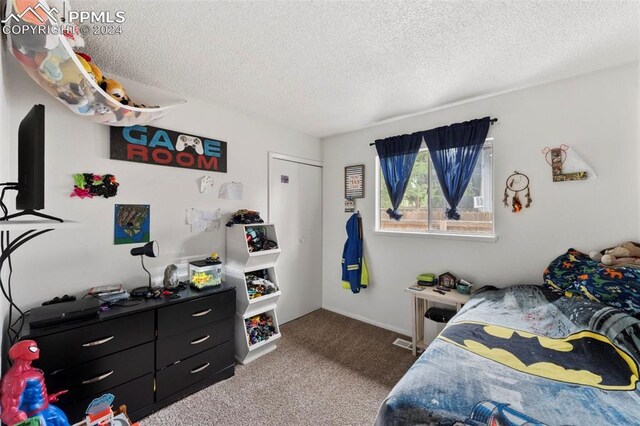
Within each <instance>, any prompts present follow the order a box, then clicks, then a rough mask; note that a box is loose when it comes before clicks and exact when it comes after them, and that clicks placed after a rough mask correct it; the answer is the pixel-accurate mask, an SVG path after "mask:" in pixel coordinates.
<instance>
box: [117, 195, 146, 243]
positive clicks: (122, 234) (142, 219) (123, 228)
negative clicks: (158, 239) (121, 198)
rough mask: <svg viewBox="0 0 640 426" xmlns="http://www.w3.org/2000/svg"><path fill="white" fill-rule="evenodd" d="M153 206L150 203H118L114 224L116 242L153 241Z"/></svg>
mask: <svg viewBox="0 0 640 426" xmlns="http://www.w3.org/2000/svg"><path fill="white" fill-rule="evenodd" d="M150 216H151V208H150V206H149V205H148V204H116V205H115V214H114V224H113V243H114V244H138V243H148V242H149V241H151V238H150V237H151V235H150V223H151V218H150Z"/></svg>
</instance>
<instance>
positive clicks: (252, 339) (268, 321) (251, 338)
mask: <svg viewBox="0 0 640 426" xmlns="http://www.w3.org/2000/svg"><path fill="white" fill-rule="evenodd" d="M244 324H245V329H246V334H247V341H248V343H249V350H252V349H256V348H258V347H260V346H263V345H264V344H266V343H267V342H270V341H273V340H275V339H277V338H279V337H280V328H279V327H278V321H277V319H276V315H275V310H273V309H272V310H269V311H266V312H263V313H261V314H258V315H254V316H250V317H247V318H245V319H244Z"/></svg>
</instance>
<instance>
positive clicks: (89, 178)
mask: <svg viewBox="0 0 640 426" xmlns="http://www.w3.org/2000/svg"><path fill="white" fill-rule="evenodd" d="M73 183H74V185H73V191H72V192H71V194H69V196H70V197H78V198H80V199H84V198H93V197H104V198H111V197H115V196H116V195H117V194H118V186H120V184H119V183H118V181H117V180H116V177H115V176H114V175H110V174H106V175H97V174H95V173H76V174H75V175H73Z"/></svg>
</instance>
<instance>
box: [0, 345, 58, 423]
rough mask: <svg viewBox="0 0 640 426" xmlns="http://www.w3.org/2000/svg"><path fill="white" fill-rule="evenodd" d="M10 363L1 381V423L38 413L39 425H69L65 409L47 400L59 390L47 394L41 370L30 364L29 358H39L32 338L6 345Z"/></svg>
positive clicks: (24, 418)
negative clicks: (11, 362)
mask: <svg viewBox="0 0 640 426" xmlns="http://www.w3.org/2000/svg"><path fill="white" fill-rule="evenodd" d="M9 357H10V358H11V359H12V360H13V362H14V363H13V365H12V366H11V368H10V369H9V371H7V374H5V375H4V377H3V378H2V382H1V386H2V387H1V392H2V395H1V400H0V403H1V404H2V415H1V416H0V418H1V419H2V421H3V422H4V423H6V424H7V425H9V426H11V425H14V424H16V423H20V422H22V421H24V420H27V419H28V418H29V417H38V419H39V420H40V425H47V426H68V425H69V420H67V416H66V415H65V414H64V412H63V411H62V410H61V409H59V408H58V407H56V406H55V405H49V402H56V401H57V400H58V396H60V395H61V394H63V393H65V392H67V391H66V390H65V391H62V392H58V393H56V394H53V395H47V388H46V386H45V383H44V375H43V374H42V371H41V370H38V369H37V368H34V367H32V366H31V362H32V361H34V360H36V359H38V358H40V349H38V345H37V344H36V342H34V341H33V340H23V341H21V342H18V343H16V344H15V345H13V346H12V347H11V349H9Z"/></svg>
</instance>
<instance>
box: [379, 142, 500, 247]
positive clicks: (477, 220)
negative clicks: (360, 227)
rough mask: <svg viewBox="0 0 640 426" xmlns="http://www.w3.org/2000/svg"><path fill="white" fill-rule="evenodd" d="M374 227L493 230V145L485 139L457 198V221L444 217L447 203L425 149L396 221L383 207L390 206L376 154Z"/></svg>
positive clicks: (485, 232)
mask: <svg viewBox="0 0 640 426" xmlns="http://www.w3.org/2000/svg"><path fill="white" fill-rule="evenodd" d="M376 176H377V180H376V182H377V191H376V210H377V214H376V230H377V231H387V232H398V233H402V232H411V233H423V234H461V235H486V236H492V235H493V233H494V217H493V145H492V144H491V143H490V142H485V144H484V147H483V149H482V154H481V156H480V158H478V162H477V163H476V167H475V169H474V171H473V176H472V178H471V181H470V182H469V186H468V187H467V190H466V191H465V193H464V197H463V198H462V200H460V204H459V205H458V211H459V212H460V216H461V217H460V220H446V219H445V210H446V208H447V207H448V206H447V202H446V201H445V199H444V197H443V196H442V191H441V190H440V183H439V182H438V178H437V176H436V173H435V170H434V168H433V165H432V163H431V157H430V156H429V152H428V151H427V149H426V148H424V149H421V150H420V152H419V153H418V157H417V159H416V163H415V165H414V167H413V171H412V172H411V177H410V178H409V183H408V185H407V191H406V192H405V194H404V199H403V200H402V204H401V205H400V208H399V210H400V212H401V213H402V215H403V216H402V219H401V220H400V222H396V221H395V220H393V219H390V218H389V215H388V214H387V213H386V210H387V209H388V208H390V207H391V201H390V199H389V193H388V191H387V187H386V185H385V183H384V178H383V177H382V172H381V171H380V161H379V159H378V158H377V157H376Z"/></svg>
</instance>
